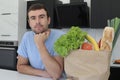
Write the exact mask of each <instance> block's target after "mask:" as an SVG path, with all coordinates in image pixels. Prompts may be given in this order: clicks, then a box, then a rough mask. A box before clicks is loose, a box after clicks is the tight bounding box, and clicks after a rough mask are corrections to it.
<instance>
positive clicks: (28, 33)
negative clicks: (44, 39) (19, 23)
mask: <svg viewBox="0 0 120 80" xmlns="http://www.w3.org/2000/svg"><path fill="white" fill-rule="evenodd" d="M33 34H34V33H33V32H32V31H26V32H25V33H24V35H23V38H28V37H29V36H31V35H33Z"/></svg>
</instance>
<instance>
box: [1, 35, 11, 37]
mask: <svg viewBox="0 0 120 80" xmlns="http://www.w3.org/2000/svg"><path fill="white" fill-rule="evenodd" d="M1 36H5V37H8V36H11V35H6V34H2V35H1Z"/></svg>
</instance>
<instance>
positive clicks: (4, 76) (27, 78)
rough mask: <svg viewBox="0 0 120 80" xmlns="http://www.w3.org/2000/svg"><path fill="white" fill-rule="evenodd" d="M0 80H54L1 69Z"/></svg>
mask: <svg viewBox="0 0 120 80" xmlns="http://www.w3.org/2000/svg"><path fill="white" fill-rule="evenodd" d="M0 80H52V79H50V78H44V77H37V76H31V75H25V74H21V73H18V72H17V71H12V70H6V69H0Z"/></svg>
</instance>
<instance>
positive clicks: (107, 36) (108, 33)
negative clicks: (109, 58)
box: [100, 27, 114, 51]
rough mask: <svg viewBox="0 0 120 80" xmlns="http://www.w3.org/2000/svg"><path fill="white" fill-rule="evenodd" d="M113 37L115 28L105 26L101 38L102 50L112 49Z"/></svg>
mask: <svg viewBox="0 0 120 80" xmlns="http://www.w3.org/2000/svg"><path fill="white" fill-rule="evenodd" d="M113 39H114V28H113V27H105V29H104V30H103V36H102V39H101V44H100V50H106V51H111V50H112V42H113Z"/></svg>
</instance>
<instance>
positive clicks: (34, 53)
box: [17, 29, 64, 70]
mask: <svg viewBox="0 0 120 80" xmlns="http://www.w3.org/2000/svg"><path fill="white" fill-rule="evenodd" d="M63 34H64V32H62V31H60V30H53V29H51V32H50V36H49V37H48V39H47V40H46V41H45V45H46V48H47V50H48V52H49V54H50V55H51V56H57V55H58V54H57V53H56V52H55V51H54V47H53V46H54V42H55V41H56V40H57V39H58V38H59V37H60V36H61V35H63ZM34 35H35V33H34V32H33V31H29V32H26V33H25V34H24V36H23V38H22V41H21V43H20V45H19V48H18V50H17V53H18V54H19V55H21V56H22V57H24V58H27V59H28V60H29V62H30V65H31V66H32V67H33V68H36V69H41V70H45V66H44V64H43V62H42V60H41V57H40V52H39V51H38V48H37V46H36V44H35V42H34Z"/></svg>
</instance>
